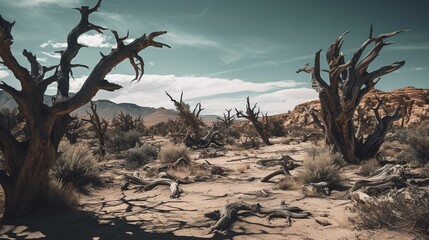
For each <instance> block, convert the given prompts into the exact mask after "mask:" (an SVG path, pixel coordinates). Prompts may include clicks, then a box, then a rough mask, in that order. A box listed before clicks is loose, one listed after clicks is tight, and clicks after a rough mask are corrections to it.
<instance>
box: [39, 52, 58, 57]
mask: <svg viewBox="0 0 429 240" xmlns="http://www.w3.org/2000/svg"><path fill="white" fill-rule="evenodd" d="M40 53H42V54H44V55H46V56H48V57H51V58H57V59H60V58H61V54H59V53H49V52H42V51H41V52H40Z"/></svg>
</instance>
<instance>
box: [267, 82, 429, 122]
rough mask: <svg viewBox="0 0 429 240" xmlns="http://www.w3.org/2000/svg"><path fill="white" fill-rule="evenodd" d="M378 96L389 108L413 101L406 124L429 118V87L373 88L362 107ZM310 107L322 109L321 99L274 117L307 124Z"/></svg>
mask: <svg viewBox="0 0 429 240" xmlns="http://www.w3.org/2000/svg"><path fill="white" fill-rule="evenodd" d="M376 96H378V97H379V98H383V97H384V102H385V103H386V108H387V109H394V108H395V106H398V105H400V106H405V105H407V104H408V105H409V104H411V103H412V108H411V115H410V119H409V121H406V122H405V123H404V125H405V126H407V125H411V124H415V123H418V122H421V121H423V120H427V119H429V89H421V88H414V87H406V88H400V89H396V90H392V91H388V92H383V91H380V90H373V91H371V92H369V93H368V94H367V95H365V97H364V98H363V99H362V101H361V107H362V108H363V109H370V106H371V104H375V103H376V102H377V100H376ZM308 108H314V109H317V110H318V109H320V102H319V100H314V101H310V102H306V103H302V104H299V105H297V106H295V108H294V109H293V110H292V111H289V112H288V113H285V114H278V115H274V116H272V117H273V118H276V119H282V120H283V121H284V124H285V125H286V126H306V125H307V124H306V123H308V122H311V121H312V120H311V117H310V116H309V115H308V114H307V113H306V109H308ZM369 114H373V113H372V111H369ZM381 114H382V115H383V114H384V111H383V110H381ZM406 120H407V119H406ZM395 124H396V125H398V124H401V120H399V121H397V122H395Z"/></svg>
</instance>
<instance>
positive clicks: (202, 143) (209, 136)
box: [165, 92, 224, 148]
mask: <svg viewBox="0 0 429 240" xmlns="http://www.w3.org/2000/svg"><path fill="white" fill-rule="evenodd" d="M165 94H167V96H168V97H169V98H170V100H171V101H172V102H173V103H174V106H175V107H176V110H177V111H178V113H177V114H178V115H179V119H180V121H181V122H182V123H183V125H184V126H185V128H186V133H185V136H184V137H183V140H182V142H183V143H184V144H185V145H186V146H187V147H196V148H206V147H208V146H209V145H210V144H212V143H213V144H215V145H217V146H223V145H224V144H223V142H222V136H221V135H220V133H219V131H218V130H217V128H216V126H213V127H212V128H211V129H210V130H209V131H208V132H207V133H206V134H205V135H204V136H203V129H202V127H203V126H205V124H204V122H203V121H202V120H201V118H200V113H201V111H202V110H204V108H202V106H201V103H197V104H196V105H195V108H194V110H193V111H192V112H191V110H190V106H189V105H188V104H186V103H185V102H183V99H182V98H183V92H182V93H181V94H180V101H176V100H175V99H174V98H173V97H171V95H170V94H168V92H165Z"/></svg>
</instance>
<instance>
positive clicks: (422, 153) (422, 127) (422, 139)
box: [406, 121, 429, 166]
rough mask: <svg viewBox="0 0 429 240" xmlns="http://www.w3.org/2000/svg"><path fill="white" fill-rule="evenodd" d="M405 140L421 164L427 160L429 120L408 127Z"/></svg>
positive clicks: (428, 157)
mask: <svg viewBox="0 0 429 240" xmlns="http://www.w3.org/2000/svg"><path fill="white" fill-rule="evenodd" d="M406 141H407V143H408V144H409V145H410V146H411V147H412V148H413V149H414V150H415V152H416V154H417V158H418V160H419V162H420V164H421V165H422V166H423V165H425V164H426V163H428V162H429V121H424V122H422V123H420V124H419V125H418V126H416V127H415V128H412V129H409V130H408V132H407V140H406Z"/></svg>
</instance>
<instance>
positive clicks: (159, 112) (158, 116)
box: [0, 91, 217, 126]
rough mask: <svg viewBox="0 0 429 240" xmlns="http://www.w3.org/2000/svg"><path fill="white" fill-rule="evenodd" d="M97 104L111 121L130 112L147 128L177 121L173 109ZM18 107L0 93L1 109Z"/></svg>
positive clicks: (82, 113) (206, 117) (47, 99)
mask: <svg viewBox="0 0 429 240" xmlns="http://www.w3.org/2000/svg"><path fill="white" fill-rule="evenodd" d="M44 102H45V103H48V104H49V103H51V102H52V97H51V96H45V99H44ZM94 103H95V104H97V111H98V114H99V115H100V116H101V117H103V118H106V119H111V118H112V117H113V116H114V115H115V114H116V113H118V112H120V111H122V112H124V113H125V112H128V113H130V114H131V115H132V116H133V117H138V116H142V118H143V121H144V124H145V125H146V126H152V125H154V124H156V123H159V122H164V121H167V120H168V119H176V118H177V115H176V111H175V110H172V109H165V108H163V107H161V108H152V107H142V106H139V105H136V104H132V103H114V102H112V101H109V100H97V101H94ZM15 107H17V105H16V103H15V101H14V100H13V98H12V97H10V96H9V94H7V93H5V92H3V91H0V108H9V109H13V108H15ZM88 109H89V103H88V104H86V105H84V106H82V107H80V108H78V109H77V110H76V111H74V112H73V113H72V114H77V115H78V116H87V113H86V111H87V110H88ZM216 117H217V116H214V115H203V116H202V118H203V121H205V122H208V123H210V122H212V121H214V119H216Z"/></svg>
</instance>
